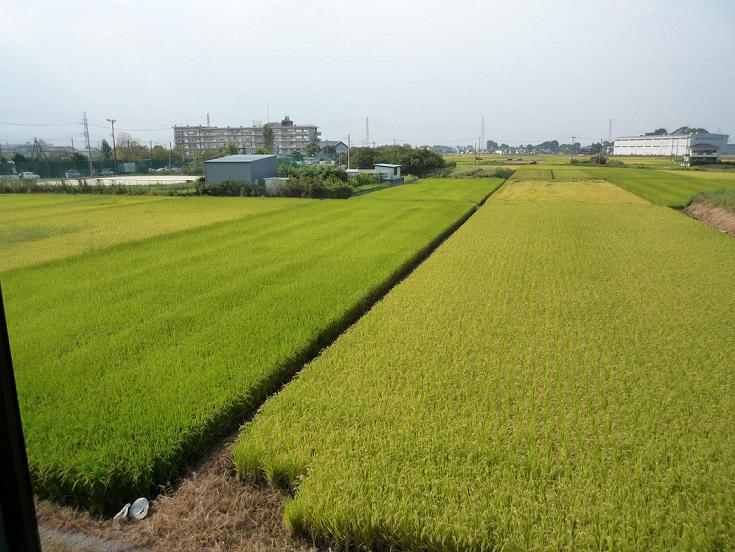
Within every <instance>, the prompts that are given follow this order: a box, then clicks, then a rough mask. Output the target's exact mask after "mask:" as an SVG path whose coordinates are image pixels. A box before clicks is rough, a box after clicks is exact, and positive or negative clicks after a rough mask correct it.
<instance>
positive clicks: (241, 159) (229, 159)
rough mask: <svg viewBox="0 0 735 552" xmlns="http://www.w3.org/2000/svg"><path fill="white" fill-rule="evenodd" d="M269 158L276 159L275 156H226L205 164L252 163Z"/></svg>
mask: <svg viewBox="0 0 735 552" xmlns="http://www.w3.org/2000/svg"><path fill="white" fill-rule="evenodd" d="M269 157H275V155H225V156H224V157H218V158H217V159H210V160H209V161H205V163H251V162H253V161H260V160H261V159H268V158H269Z"/></svg>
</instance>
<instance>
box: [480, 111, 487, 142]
mask: <svg viewBox="0 0 735 552" xmlns="http://www.w3.org/2000/svg"><path fill="white" fill-rule="evenodd" d="M480 147H481V148H483V149H485V147H486V145H485V116H484V115H483V116H482V130H481V131H480Z"/></svg>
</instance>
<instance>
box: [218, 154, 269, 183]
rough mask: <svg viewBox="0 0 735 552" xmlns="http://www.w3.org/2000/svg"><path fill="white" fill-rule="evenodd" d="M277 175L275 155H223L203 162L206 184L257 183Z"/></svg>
mask: <svg viewBox="0 0 735 552" xmlns="http://www.w3.org/2000/svg"><path fill="white" fill-rule="evenodd" d="M277 174H278V166H277V158H276V156H275V155H225V156H224V157H218V158H217V159H210V160H209V161H205V162H204V178H205V179H206V181H207V182H208V183H212V184H214V183H217V182H257V181H258V180H265V179H266V178H271V177H273V176H276V175H277Z"/></svg>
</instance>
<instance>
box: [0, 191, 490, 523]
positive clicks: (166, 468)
mask: <svg viewBox="0 0 735 552" xmlns="http://www.w3.org/2000/svg"><path fill="white" fill-rule="evenodd" d="M499 184H500V181H498V180H490V179H482V180H477V181H464V182H462V181H459V180H453V179H448V180H443V181H441V180H426V181H422V182H421V183H419V184H410V185H405V186H400V187H398V188H395V189H391V190H384V191H379V192H375V193H372V194H369V195H367V196H365V197H360V198H355V199H350V200H347V201H343V202H326V201H324V202H316V201H314V202H309V204H308V205H306V206H302V207H298V208H296V207H294V208H291V209H288V208H286V209H284V210H281V211H273V212H267V213H261V214H260V215H258V216H249V217H245V218H240V219H237V220H232V221H225V222H221V223H216V224H212V225H209V226H206V227H202V228H198V229H192V230H187V231H180V232H176V233H172V234H168V235H164V236H158V237H156V238H151V239H149V240H145V241H139V242H136V243H128V244H119V245H117V246H115V247H110V248H107V249H101V250H97V251H93V252H90V253H87V254H84V255H78V256H73V257H68V258H66V259H62V260H59V261H54V262H48V263H42V264H39V265H35V266H30V267H26V268H22V269H17V270H12V271H8V272H5V273H3V274H2V281H3V292H4V294H5V297H6V309H7V317H8V321H9V324H10V328H9V329H10V336H11V344H12V347H13V356H14V361H15V368H16V378H17V385H18V395H19V400H20V404H21V410H22V414H23V421H24V430H25V437H26V443H27V447H28V457H29V463H30V470H31V474H32V477H33V481H34V489H35V491H36V492H37V493H39V494H40V495H42V496H50V497H52V498H55V499H57V500H61V501H65V502H71V503H75V504H80V505H83V506H86V507H90V508H95V509H105V508H108V509H109V508H114V507H118V508H119V506H120V504H123V503H125V502H126V501H129V500H130V499H132V498H135V497H137V496H141V495H148V496H150V494H151V493H152V492H155V489H156V485H158V484H165V483H166V482H168V481H170V480H171V479H172V477H174V476H175V474H176V473H177V469H179V468H180V467H181V466H182V465H183V464H184V463H185V462H186V461H188V460H189V459H190V458H192V457H193V456H196V455H197V454H199V453H201V451H202V449H203V448H204V447H205V446H206V445H207V444H208V443H209V442H210V441H211V440H212V439H213V438H214V437H216V436H217V435H218V434H219V433H221V432H222V430H223V429H226V428H227V427H232V424H233V423H236V422H239V421H241V420H242V419H243V416H244V415H245V413H247V412H248V411H250V410H252V409H253V408H255V407H257V406H258V404H260V402H261V401H262V400H263V398H264V397H265V394H266V393H267V392H270V391H272V390H273V388H274V386H276V385H278V383H280V382H282V381H283V380H284V378H287V377H289V376H290V375H291V374H292V373H293V371H294V370H296V369H297V368H298V367H299V365H300V364H299V363H300V362H303V361H304V360H305V359H307V358H308V357H309V356H311V355H313V354H314V353H316V351H318V349H319V348H320V347H322V346H324V344H325V342H327V340H328V339H330V338H332V337H333V336H334V335H336V333H337V332H338V331H340V330H341V329H342V328H343V327H344V325H345V324H346V323H348V322H351V321H352V320H354V318H355V317H356V316H357V315H358V314H360V313H361V312H362V310H363V309H364V308H366V307H367V306H369V304H370V303H371V301H372V300H374V298H375V297H376V296H378V295H379V294H381V293H383V292H384V291H385V290H386V289H387V287H388V286H390V285H391V284H392V283H393V282H394V281H395V279H396V278H397V277H399V276H400V275H402V274H404V273H405V271H406V270H407V269H408V268H410V267H411V266H412V265H413V263H415V262H416V260H417V259H418V258H420V257H421V255H422V254H423V252H424V251H426V249H427V248H428V247H430V246H431V245H432V243H433V242H435V241H436V240H438V239H440V238H441V237H442V235H443V234H444V233H446V232H447V231H449V230H450V229H452V228H453V227H454V226H455V225H456V224H457V223H458V221H460V220H461V219H462V218H463V217H466V216H467V215H468V214H469V213H471V212H472V210H473V209H474V208H475V205H476V204H477V203H479V202H481V201H482V200H483V199H484V198H485V197H486V196H487V194H488V193H490V192H491V191H492V190H493V189H495V188H496V187H497V186H498V185H499ZM28 199H29V200H32V199H37V200H44V198H43V197H39V196H35V197H33V198H28ZM63 199H68V200H70V201H71V203H70V204H69V205H68V208H69V210H73V209H74V208H75V206H77V207H79V206H81V205H86V204H85V203H84V202H83V201H82V202H81V203H74V202H73V200H76V199H80V200H86V199H88V198H75V197H68V198H63ZM211 201H216V202H220V201H225V202H226V203H224V204H223V205H225V204H226V205H229V201H230V200H223V199H215V200H211ZM232 201H233V202H237V201H239V202H242V204H243V205H249V204H253V203H254V202H257V203H258V204H260V202H264V203H266V202H267V203H268V204H269V205H270V202H275V203H273V204H274V205H275V204H276V203H280V202H283V201H284V200H258V199H249V198H236V199H233V200H232ZM172 205H173V204H172ZM88 212H89V211H88V210H82V211H81V212H80V213H79V216H87V213H88ZM98 214H99V215H100V216H107V215H106V214H103V212H100V211H98ZM71 220H74V217H71ZM80 224H81V223H80ZM131 224H133V222H132V221H131ZM126 235H128V236H137V234H135V232H134V231H133V229H132V228H131V229H129V231H128V232H127V234H126ZM27 244H28V245H29V247H30V246H31V245H32V242H27ZM70 247H71V246H70ZM72 249H73V248H72ZM44 259H45V258H44V255H42V254H40V255H39V261H42V260H44Z"/></svg>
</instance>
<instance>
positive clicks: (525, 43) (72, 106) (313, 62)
mask: <svg viewBox="0 0 735 552" xmlns="http://www.w3.org/2000/svg"><path fill="white" fill-rule="evenodd" d="M0 67H1V68H0V142H2V143H6V142H18V141H21V142H22V141H26V140H32V139H33V137H34V136H38V137H39V138H44V139H46V140H47V141H50V142H53V143H55V144H68V143H70V141H71V138H74V141H75V143H76V144H81V142H82V138H81V132H82V130H81V125H80V124H79V123H80V121H81V117H82V111H86V112H87V115H88V117H89V121H90V125H91V126H90V133H91V135H92V140H93V142H94V144H96V143H97V142H98V141H99V140H100V139H101V138H103V137H107V136H108V135H109V128H107V127H106V126H105V125H106V122H105V119H106V118H108V117H114V118H115V119H117V121H118V122H117V125H116V128H119V129H133V130H131V131H130V134H132V135H133V136H135V137H138V138H140V139H141V141H143V142H148V141H149V140H152V141H153V142H154V143H156V142H160V143H165V144H167V143H168V142H169V141H170V140H172V139H173V136H172V135H173V132H172V131H171V129H170V127H171V126H172V125H174V124H177V123H178V124H182V123H190V124H200V123H205V122H206V114H207V113H209V114H210V117H211V120H212V124H216V125H222V126H226V125H231V126H236V125H248V124H250V123H251V122H252V121H265V120H266V119H267V116H268V115H267V113H268V109H269V111H270V119H271V120H279V119H280V118H281V117H282V116H283V115H286V114H288V115H290V116H291V118H292V119H293V120H294V121H295V122H296V123H314V124H317V125H318V126H319V127H320V129H321V131H322V138H323V139H341V140H345V141H346V139H347V135H348V133H350V134H351V136H352V141H353V143H358V144H359V143H361V142H362V141H363V140H364V135H365V117H369V118H370V141H371V142H372V141H375V142H377V143H379V144H380V143H388V142H392V141H393V140H394V139H395V140H396V141H398V142H399V143H402V142H409V143H413V144H424V143H426V144H447V145H458V144H470V143H473V142H474V141H476V140H477V138H478V136H479V135H480V126H481V118H482V116H483V115H484V116H485V127H486V132H485V133H486V137H487V138H488V139H494V140H497V141H498V142H507V143H509V144H517V143H529V142H530V143H538V142H541V141H543V140H547V139H558V140H560V141H567V142H568V141H569V137H570V136H572V135H575V136H577V137H580V138H581V141H582V142H583V143H586V142H591V141H593V140H598V139H599V138H607V133H608V120H609V119H610V118H612V119H613V135H618V136H620V135H629V134H638V133H641V132H644V131H648V130H652V129H654V128H656V127H660V126H663V127H666V128H667V129H669V130H673V129H674V128H676V127H678V126H682V125H689V126H701V127H705V128H707V129H708V130H710V131H712V132H717V131H718V130H719V131H722V132H725V133H730V134H731V135H735V91H734V88H735V87H734V86H733V85H734V84H735V1H733V0H703V1H698V2H695V1H692V0H686V1H684V0H656V1H654V0H650V1H646V0H617V1H612V0H610V1H608V0H605V1H599V0H597V1H595V0H586V1H576V0H568V1H567V0H564V1H562V0H558V1H552V0H539V1H532V0H531V1H529V0H527V1H523V2H511V1H508V0H504V1H502V2H496V1H492V0H484V1H482V0H473V1H470V0H454V1H446V0H445V1H441V2H439V1H434V0H420V1H400V0H390V1H386V0H370V1H365V0H362V1H360V2H353V1H351V0H339V1H321V0H313V1H310V2H306V1H303V0H301V1H292V0H279V1H277V2H274V1H267V0H260V1H256V0H237V1H229V0H218V1H216V2H211V3H210V2H202V1H196V2H193V1H192V2H187V1H185V0H174V1H170V2H169V1H156V0H146V1H137V0H120V1H107V0H95V1H89V2H81V1H75V0H65V1H63V2H60V1H51V0H47V1H34V0H0ZM8 123H14V125H10V124H8ZM21 125H22V126H21ZM730 141H731V142H733V141H735V136H733V138H731V139H730Z"/></svg>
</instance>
